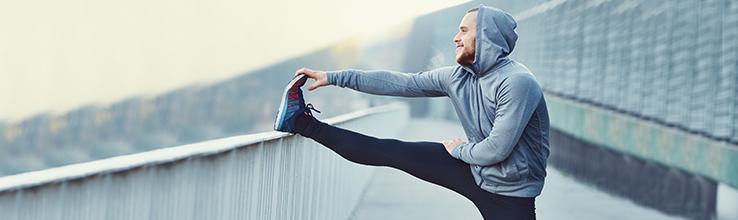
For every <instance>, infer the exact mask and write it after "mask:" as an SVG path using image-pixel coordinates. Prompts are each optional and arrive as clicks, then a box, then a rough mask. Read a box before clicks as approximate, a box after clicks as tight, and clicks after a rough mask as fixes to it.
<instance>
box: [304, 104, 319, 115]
mask: <svg viewBox="0 0 738 220" xmlns="http://www.w3.org/2000/svg"><path fill="white" fill-rule="evenodd" d="M305 108H307V109H310V110H313V111H315V112H317V113H320V111H318V109H315V108H314V107H313V104H312V103H308V104H307V105H305ZM307 113H308V114H310V116H313V112H311V111H307Z"/></svg>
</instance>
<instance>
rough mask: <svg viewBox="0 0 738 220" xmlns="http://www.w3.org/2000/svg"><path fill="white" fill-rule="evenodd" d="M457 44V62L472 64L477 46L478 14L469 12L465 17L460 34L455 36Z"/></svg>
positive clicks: (462, 20) (460, 25)
mask: <svg viewBox="0 0 738 220" xmlns="http://www.w3.org/2000/svg"><path fill="white" fill-rule="evenodd" d="M454 44H456V62H457V63H459V64H472V63H473V62H474V50H475V46H476V44H477V12H476V11H475V12H469V13H466V15H464V18H463V19H461V24H459V33H456V36H454Z"/></svg>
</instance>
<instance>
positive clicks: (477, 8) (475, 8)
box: [466, 7, 479, 13]
mask: <svg viewBox="0 0 738 220" xmlns="http://www.w3.org/2000/svg"><path fill="white" fill-rule="evenodd" d="M475 11H479V7H474V8H471V9H469V10H467V11H466V13H472V12H475Z"/></svg>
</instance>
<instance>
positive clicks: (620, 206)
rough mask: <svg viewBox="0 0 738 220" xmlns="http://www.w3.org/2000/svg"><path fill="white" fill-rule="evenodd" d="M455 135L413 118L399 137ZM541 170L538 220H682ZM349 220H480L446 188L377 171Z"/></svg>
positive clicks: (445, 124)
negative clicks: (543, 175) (543, 178)
mask: <svg viewBox="0 0 738 220" xmlns="http://www.w3.org/2000/svg"><path fill="white" fill-rule="evenodd" d="M455 137H460V138H464V139H465V135H464V132H463V130H462V128H461V126H460V124H459V123H458V122H452V121H443V120H433V119H414V120H412V121H411V122H410V124H409V125H408V128H407V129H406V132H404V134H402V135H400V137H399V139H401V140H408V141H421V140H422V141H441V140H445V139H450V138H455ZM553 147H555V146H552V148H553ZM547 172H548V175H547V177H546V183H545V186H544V189H543V192H542V194H541V196H539V197H538V198H537V199H536V213H537V219H539V220H540V219H543V220H564V219H566V220H571V219H585V220H589V219H602V220H609V219H612V220H621V219H633V220H641V219H642V220H661V219H664V220H667V219H674V220H675V219H682V218H678V217H673V216H669V215H666V214H663V213H661V212H658V211H656V210H653V209H650V208H646V207H642V206H639V205H637V204H635V203H633V202H631V201H629V200H627V199H625V198H620V197H617V196H614V195H610V194H607V193H605V192H603V191H599V190H597V189H596V188H594V187H592V186H589V185H586V184H583V183H580V182H577V181H576V180H575V179H573V178H571V177H569V176H567V175H566V174H564V173H562V172H560V171H558V170H556V169H553V168H550V167H549V168H548V169H547ZM351 219H353V220H377V219H381V220H401V219H429V220H433V219H482V217H481V215H480V214H479V212H478V211H477V209H476V208H475V207H474V205H473V204H472V203H471V201H468V200H467V199H466V198H464V197H462V196H461V195H458V194H456V193H455V192H453V191H451V190H448V189H445V188H443V187H440V186H437V185H434V184H431V183H427V182H425V181H422V180H420V179H417V178H415V177H412V176H410V175H408V174H406V173H404V172H402V171H399V170H396V169H392V168H385V167H379V168H377V169H376V171H375V173H374V176H373V178H372V181H371V183H370V184H369V186H368V187H367V189H366V191H365V195H364V198H363V199H362V201H360V202H359V205H358V206H357V207H356V209H355V210H354V213H353V214H352V217H351Z"/></svg>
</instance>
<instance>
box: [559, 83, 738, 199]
mask: <svg viewBox="0 0 738 220" xmlns="http://www.w3.org/2000/svg"><path fill="white" fill-rule="evenodd" d="M546 101H547V104H548V111H549V115H550V118H551V126H552V127H554V128H555V129H557V130H560V131H562V132H565V133H567V134H570V135H572V136H574V137H576V138H578V139H580V140H583V141H586V142H590V143H593V144H596V145H598V146H603V147H607V148H610V149H612V150H615V151H618V152H621V153H624V154H628V155H632V156H635V157H637V158H641V159H644V160H648V161H653V162H657V163H660V164H663V165H665V166H667V167H673V168H678V169H681V170H684V171H687V172H689V173H692V174H697V175H701V176H704V177H707V178H709V179H712V180H715V181H717V182H721V183H724V184H726V185H729V186H731V187H733V188H738V146H735V145H732V144H730V143H728V142H718V141H715V140H712V139H708V138H705V137H703V136H700V135H697V134H691V133H687V132H684V131H681V130H678V129H676V128H672V127H668V126H664V125H661V124H658V123H655V122H652V121H647V120H644V119H641V118H636V117H633V116H630V115H626V114H623V113H619V112H614V111H610V110H607V109H604V108H599V107H596V106H592V105H589V104H584V103H580V102H577V101H574V100H570V99H566V98H563V97H559V96H556V95H553V94H548V93H547V94H546Z"/></svg>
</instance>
